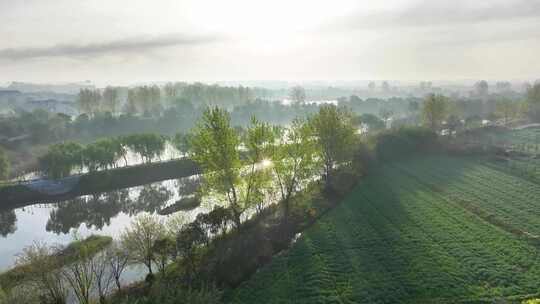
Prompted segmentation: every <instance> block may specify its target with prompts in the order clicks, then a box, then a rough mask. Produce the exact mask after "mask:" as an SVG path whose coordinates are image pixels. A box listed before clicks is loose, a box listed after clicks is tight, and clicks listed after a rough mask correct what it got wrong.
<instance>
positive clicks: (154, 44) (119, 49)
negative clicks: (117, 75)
mask: <svg viewBox="0 0 540 304" xmlns="http://www.w3.org/2000/svg"><path fill="white" fill-rule="evenodd" d="M223 39H224V37H222V36H215V35H208V36H188V35H182V34H171V35H163V36H152V37H138V38H137V37H134V38H129V39H120V40H114V41H108V42H98V43H89V44H58V45H54V46H50V47H20V48H8V49H0V59H8V60H21V59H32V58H41V57H70V58H75V57H87V56H103V55H108V54H115V53H134V52H142V51H147V50H152V49H158V48H165V47H174V46H185V47H190V46H196V45H203V44H210V43H214V42H218V41H221V40H223Z"/></svg>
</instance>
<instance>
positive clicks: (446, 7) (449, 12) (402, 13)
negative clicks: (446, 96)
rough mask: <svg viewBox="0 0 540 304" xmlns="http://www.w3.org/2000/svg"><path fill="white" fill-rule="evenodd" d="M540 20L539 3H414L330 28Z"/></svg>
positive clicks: (362, 15) (357, 16)
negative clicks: (539, 17) (539, 18)
mask: <svg viewBox="0 0 540 304" xmlns="http://www.w3.org/2000/svg"><path fill="white" fill-rule="evenodd" d="M538 16H540V0H515V1H508V0H504V1H503V0H492V1H485V2H480V4H478V2H475V1H470V0H453V1H446V0H445V1H434V0H422V1H417V2H415V3H413V4H411V5H408V6H406V7H404V8H402V9H398V10H395V9H394V10H386V11H378V12H374V13H371V14H366V13H365V12H362V11H357V12H355V13H353V14H351V15H350V16H348V17H345V18H343V19H342V20H340V21H338V22H336V23H335V24H334V25H330V27H331V28H335V29H343V28H349V29H374V28H377V29H384V28H402V27H426V26H427V27H430V26H439V25H467V24H475V23H482V22H497V23H504V22H511V21H515V20H518V19H533V18H534V19H536V20H538Z"/></svg>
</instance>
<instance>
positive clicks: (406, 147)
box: [374, 127, 437, 161]
mask: <svg viewBox="0 0 540 304" xmlns="http://www.w3.org/2000/svg"><path fill="white" fill-rule="evenodd" d="M374 141H375V148H374V150H375V156H376V157H377V160H379V161H390V160H395V159H400V158H404V157H409V156H413V155H414V154H417V153H419V152H423V151H426V150H427V149H430V148H434V147H435V146H436V145H437V134H436V133H435V132H433V131H431V130H430V129H426V128H418V127H403V128H399V129H392V130H388V131H386V132H383V133H380V134H378V135H377V136H376V137H375V138H374Z"/></svg>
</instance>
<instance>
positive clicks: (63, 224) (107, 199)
mask: <svg viewBox="0 0 540 304" xmlns="http://www.w3.org/2000/svg"><path fill="white" fill-rule="evenodd" d="M129 201H130V199H129V192H128V190H126V189H124V190H118V191H113V192H109V193H105V194H98V195H93V196H90V197H79V198H76V199H73V200H69V201H65V202H61V203H59V204H58V208H57V209H55V210H52V211H51V214H50V216H49V220H48V221H47V226H46V230H47V231H53V232H55V233H58V234H59V233H64V234H65V233H69V230H70V229H71V228H78V227H79V226H80V225H81V224H83V223H84V224H86V226H87V227H94V228H95V229H102V228H103V226H105V225H109V224H110V221H111V218H112V217H114V216H116V215H117V214H118V213H120V211H122V207H123V206H124V205H128V204H129Z"/></svg>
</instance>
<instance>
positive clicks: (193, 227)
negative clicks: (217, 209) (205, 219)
mask: <svg viewBox="0 0 540 304" xmlns="http://www.w3.org/2000/svg"><path fill="white" fill-rule="evenodd" d="M205 243H207V236H206V232H205V231H204V230H203V229H202V227H201V226H200V224H199V222H197V221H194V222H191V223H189V224H187V225H185V226H184V227H183V228H182V229H181V230H180V231H179V232H178V234H177V237H176V248H177V250H178V254H179V255H180V257H181V258H182V259H183V262H184V264H185V269H186V274H187V276H188V279H189V280H190V281H191V278H192V276H193V272H194V271H195V269H196V257H197V256H196V249H197V247H198V246H200V245H203V244H205Z"/></svg>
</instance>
